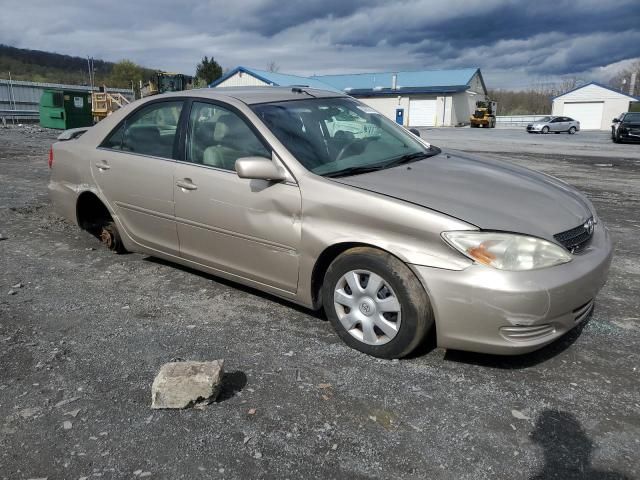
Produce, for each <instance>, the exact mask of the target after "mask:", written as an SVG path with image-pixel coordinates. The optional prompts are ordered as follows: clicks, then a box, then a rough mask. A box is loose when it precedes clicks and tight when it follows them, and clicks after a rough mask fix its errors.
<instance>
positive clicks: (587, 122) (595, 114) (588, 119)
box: [563, 102, 604, 130]
mask: <svg viewBox="0 0 640 480" xmlns="http://www.w3.org/2000/svg"><path fill="white" fill-rule="evenodd" d="M603 107H604V103H603V102H580V103H565V104H564V112H563V115H565V116H567V117H571V118H573V119H575V120H578V121H579V122H580V128H581V129H582V130H600V127H601V126H602V109H603Z"/></svg>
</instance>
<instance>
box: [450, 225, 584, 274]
mask: <svg viewBox="0 0 640 480" xmlns="http://www.w3.org/2000/svg"><path fill="white" fill-rule="evenodd" d="M442 237H443V238H444V240H445V241H446V242H447V243H448V244H449V245H451V246H452V247H454V248H455V249H456V250H458V251H459V252H461V253H462V254H464V255H466V256H467V257H469V258H470V259H472V260H474V261H475V262H477V263H480V264H482V265H487V266H489V267H493V268H497V269H499V270H509V271H522V270H536V269H539V268H545V267H551V266H553V265H560V264H562V263H567V262H570V261H571V259H572V258H573V257H572V256H571V255H570V254H569V252H567V251H566V250H565V249H564V248H562V247H561V246H559V245H556V244H555V243H552V242H549V241H547V240H543V239H541V238H536V237H529V236H526V235H518V234H513V233H500V232H476V231H463V232H443V233H442Z"/></svg>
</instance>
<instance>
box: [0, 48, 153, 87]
mask: <svg viewBox="0 0 640 480" xmlns="http://www.w3.org/2000/svg"><path fill="white" fill-rule="evenodd" d="M114 65H115V63H113V62H106V61H104V60H94V61H93V67H94V70H95V75H94V76H95V84H96V85H100V84H102V83H107V84H109V83H110V82H109V76H110V75H111V71H112V70H113V66H114ZM88 70H89V69H88V65H87V59H86V58H82V57H72V56H70V55H61V54H59V53H51V52H43V51H41V50H29V49H26V48H15V47H10V46H8V45H2V44H0V78H5V79H6V78H9V72H11V78H12V79H13V80H27V81H30V82H49V83H66V84H70V85H88V84H89V71H88ZM143 72H144V76H145V78H150V77H151V75H152V74H153V70H151V69H147V68H144V69H143ZM111 86H117V85H111Z"/></svg>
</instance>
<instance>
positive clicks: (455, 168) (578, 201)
mask: <svg viewBox="0 0 640 480" xmlns="http://www.w3.org/2000/svg"><path fill="white" fill-rule="evenodd" d="M334 180H335V181H337V182H340V183H343V184H345V185H350V186H352V187H356V188H360V189H363V190H368V191H371V192H375V193H379V194H382V195H387V196H389V197H393V198H397V199H400V200H404V201H407V202H410V203H413V204H416V205H421V206H423V207H426V208H429V209H432V210H436V211H439V212H442V213H445V214H447V215H450V216H452V217H456V218H458V219H460V220H463V221H465V222H468V223H471V224H473V225H475V226H477V227H479V228H481V229H483V230H501V231H508V232H517V233H524V234H529V235H535V236H538V237H542V238H547V239H549V240H553V235H554V234H557V233H560V232H564V231H565V230H569V229H571V228H574V227H577V226H578V225H582V224H583V223H584V222H586V221H587V220H588V219H589V217H591V216H592V212H591V206H590V205H591V204H590V202H589V201H588V200H587V199H586V198H585V197H584V196H583V195H582V194H580V193H579V192H578V191H577V190H576V189H574V188H573V187H571V186H570V185H568V184H566V183H564V182H562V181H561V180H558V179H556V178H553V177H550V176H548V175H544V174H541V173H538V172H534V171H532V170H529V169H527V168H523V167H518V166H515V165H512V164H509V163H506V162H500V161H497V160H488V159H484V158H482V159H481V158H477V157H473V156H467V155H463V154H459V153H442V154H440V155H436V156H434V157H430V158H427V159H424V160H420V161H417V162H414V163H411V164H408V165H402V166H398V167H394V168H389V169H386V170H380V171H376V172H371V173H366V174H362V175H356V176H350V177H342V178H335V179H334Z"/></svg>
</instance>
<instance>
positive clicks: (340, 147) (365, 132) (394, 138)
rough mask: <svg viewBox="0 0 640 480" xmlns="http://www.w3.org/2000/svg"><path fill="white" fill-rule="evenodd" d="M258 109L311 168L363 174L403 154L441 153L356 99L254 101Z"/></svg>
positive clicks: (414, 156) (406, 156)
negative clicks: (259, 102) (261, 102)
mask: <svg viewBox="0 0 640 480" xmlns="http://www.w3.org/2000/svg"><path fill="white" fill-rule="evenodd" d="M252 108H253V111H254V112H255V113H256V114H257V115H258V116H259V117H260V119H261V120H262V121H263V122H264V123H265V124H266V125H267V127H269V129H270V130H271V131H272V132H273V134H274V135H275V136H276V137H278V140H280V141H281V142H282V143H283V144H284V146H285V147H287V149H288V150H289V151H290V152H291V153H292V154H293V155H294V156H295V157H296V159H297V160H298V161H299V162H300V163H302V165H304V166H305V168H307V169H308V170H310V171H311V172H313V173H316V174H318V175H335V174H339V173H341V172H343V171H344V173H345V174H348V173H352V174H355V173H361V172H364V171H365V170H366V169H367V168H369V167H371V169H373V168H376V169H377V168H385V167H387V166H392V164H393V163H394V161H399V160H401V159H405V160H411V161H414V160H418V159H420V158H424V157H426V156H432V155H435V154H437V153H439V152H440V150H439V149H437V148H435V147H431V148H428V147H426V146H425V145H423V144H422V143H421V142H419V141H418V140H417V139H416V138H415V137H414V136H413V134H412V133H409V132H407V131H405V130H404V129H403V128H401V127H399V126H398V125H396V124H395V123H393V122H392V121H391V120H389V119H387V118H386V117H385V116H383V115H381V114H380V113H378V112H376V111H375V110H373V109H372V108H370V107H368V106H366V105H364V104H362V103H360V102H358V101H356V100H354V99H351V98H314V99H305V100H294V101H287V102H277V103H266V104H260V105H254V106H253V107H252Z"/></svg>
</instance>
